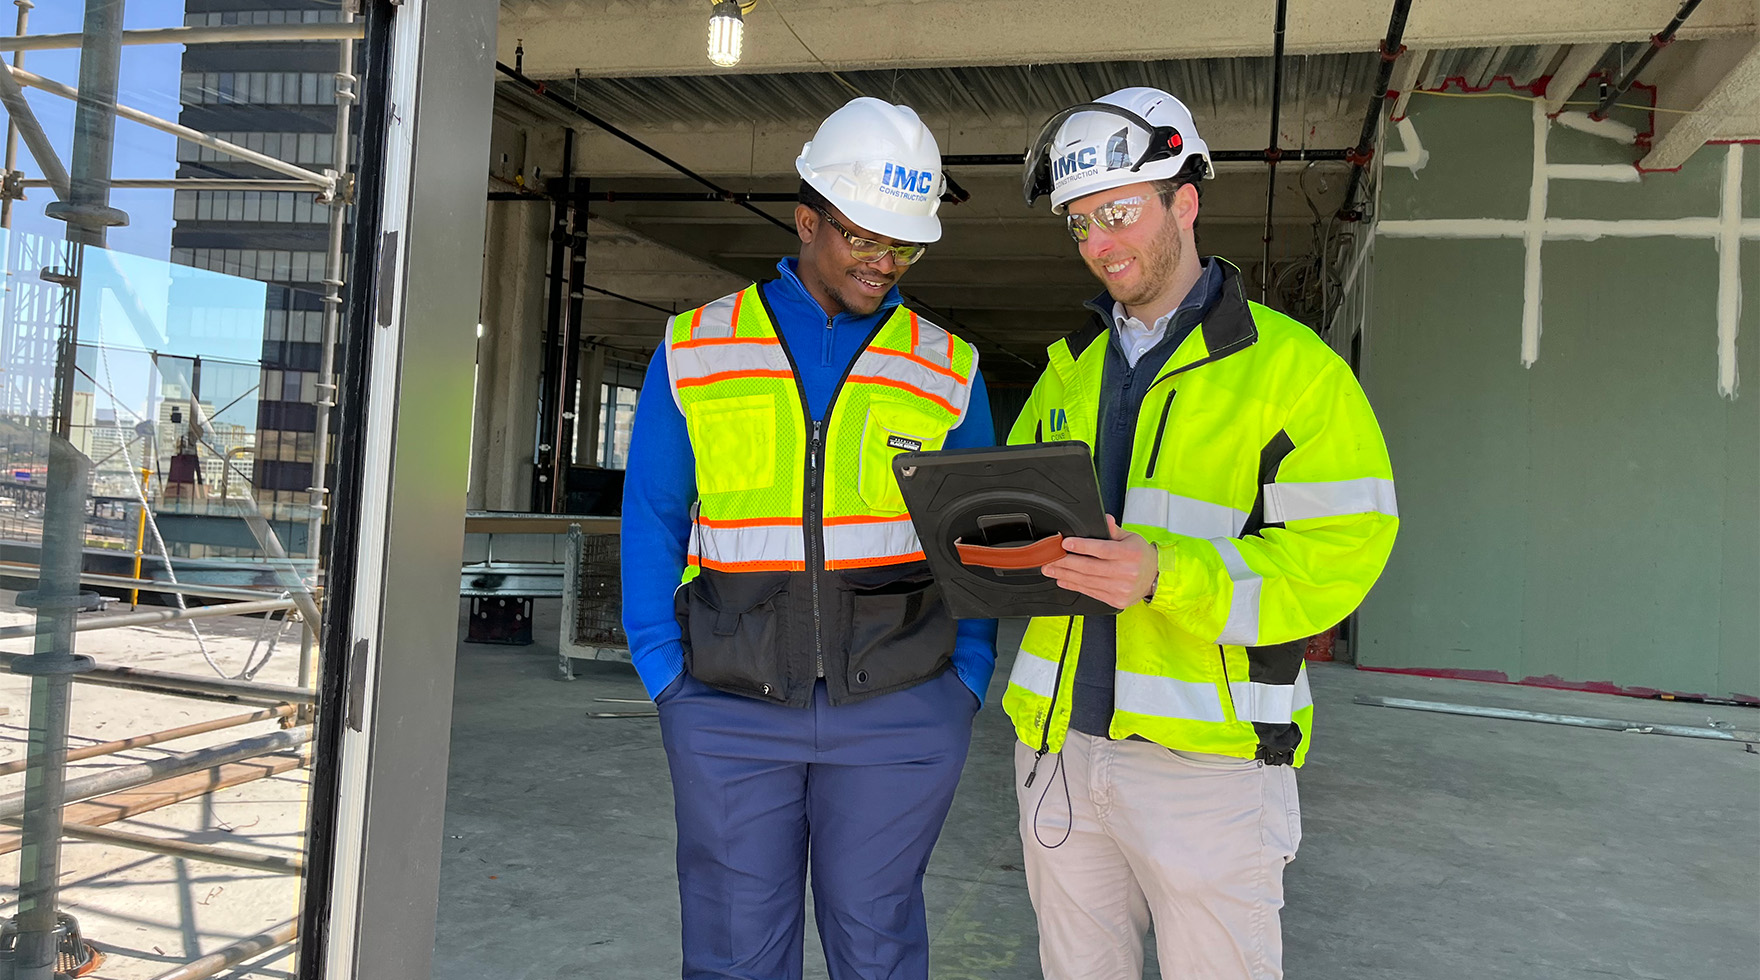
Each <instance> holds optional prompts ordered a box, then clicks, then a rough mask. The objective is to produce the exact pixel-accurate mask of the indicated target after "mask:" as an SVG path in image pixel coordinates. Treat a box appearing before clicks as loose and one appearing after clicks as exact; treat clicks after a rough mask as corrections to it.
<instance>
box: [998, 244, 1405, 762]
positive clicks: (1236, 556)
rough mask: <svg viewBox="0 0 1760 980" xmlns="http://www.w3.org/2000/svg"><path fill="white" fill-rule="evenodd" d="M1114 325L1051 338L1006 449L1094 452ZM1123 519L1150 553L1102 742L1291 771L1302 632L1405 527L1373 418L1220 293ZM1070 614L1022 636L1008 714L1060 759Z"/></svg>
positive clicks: (1293, 340) (1189, 348)
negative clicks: (1134, 742) (1146, 592)
mask: <svg viewBox="0 0 1760 980" xmlns="http://www.w3.org/2000/svg"><path fill="white" fill-rule="evenodd" d="M1111 328H1112V325H1111V323H1110V318H1109V317H1106V318H1101V317H1098V316H1097V317H1096V318H1095V322H1094V323H1093V324H1092V325H1090V326H1089V327H1088V328H1087V329H1086V330H1084V331H1082V332H1081V333H1079V334H1077V335H1072V337H1070V338H1066V339H1064V340H1059V341H1058V342H1057V343H1055V344H1053V345H1052V346H1051V348H1050V359H1051V363H1050V366H1049V367H1048V368H1047V369H1046V371H1045V373H1044V374H1043V375H1042V376H1041V377H1040V379H1039V381H1038V383H1037V385H1036V386H1035V387H1034V389H1033V394H1032V396H1031V398H1030V400H1029V401H1028V403H1027V406H1026V408H1025V409H1024V410H1023V411H1022V413H1021V415H1020V417H1019V418H1018V419H1017V420H1016V422H1015V425H1014V428H1013V430H1012V432H1011V433H1010V436H1009V442H1010V443H1011V444H1013V443H1022V442H1034V441H1053V440H1059V439H1076V440H1080V441H1082V442H1085V443H1088V444H1089V445H1090V446H1092V445H1094V444H1095V441H1096V439H1095V436H1096V430H1097V427H1098V418H1097V416H1098V412H1099V401H1100V388H1101V384H1102V376H1103V371H1104V366H1105V362H1106V350H1107V346H1108V344H1109V343H1110V341H1109V339H1108V332H1109V331H1110V330H1111ZM1120 523H1121V524H1122V525H1123V526H1124V528H1125V529H1126V530H1129V531H1135V532H1136V533H1138V534H1141V535H1142V536H1143V537H1145V538H1147V539H1148V540H1149V541H1150V542H1152V543H1154V544H1155V545H1156V548H1157V551H1158V552H1159V556H1160V557H1159V563H1160V577H1159V579H1158V582H1157V584H1156V588H1155V593H1154V595H1153V597H1152V598H1151V599H1150V600H1149V601H1147V602H1141V603H1137V604H1136V605H1133V606H1132V607H1130V608H1129V609H1125V610H1123V611H1121V612H1120V613H1119V614H1118V618H1117V619H1118V622H1117V630H1118V664H1117V668H1116V670H1117V672H1116V674H1115V677H1114V684H1115V688H1114V696H1115V702H1114V711H1113V715H1112V721H1111V726H1110V734H1111V736H1112V737H1113V738H1125V737H1128V736H1132V735H1136V736H1140V737H1142V738H1146V739H1149V740H1150V741H1153V742H1157V743H1160V744H1161V745H1165V746H1168V747H1170V748H1175V749H1181V750H1186V751H1192V752H1207V753H1214V754H1218V755H1227V756H1235V757H1238V758H1246V759H1251V758H1261V759H1265V760H1266V761H1269V762H1274V763H1293V764H1295V765H1300V764H1301V762H1302V760H1303V759H1304V758H1305V757H1306V754H1307V750H1308V746H1309V743H1310V740H1311V736H1312V732H1313V699H1312V697H1311V695H1310V693H1309V689H1308V678H1307V673H1306V669H1305V667H1304V665H1303V661H1302V652H1303V647H1304V645H1305V644H1304V641H1305V639H1306V638H1307V637H1309V636H1312V635H1314V634H1316V633H1320V632H1323V631H1324V630H1326V629H1328V628H1329V627H1331V626H1333V625H1335V624H1336V623H1338V622H1340V621H1341V620H1343V619H1344V618H1345V617H1346V616H1348V615H1349V614H1350V613H1351V611H1352V610H1354V609H1355V608H1356V607H1357V605H1358V604H1359V603H1360V602H1361V601H1362V600H1363V597H1364V596H1365V595H1366V594H1367V593H1368V591H1369V587H1370V586H1371V585H1373V584H1374V582H1375V580H1376V578H1377V577H1379V576H1380V574H1381V570H1382V568H1383V567H1384V566H1385V565H1386V563H1387V558H1388V554H1389V553H1390V552H1391V550H1392V548H1393V541H1394V536H1395V534H1396V532H1397V529H1398V526H1399V517H1398V509H1397V507H1396V505H1395V501H1394V490H1393V471H1392V468H1391V465H1390V463H1389V461H1388V457H1387V448H1386V444H1385V443H1384V442H1383V440H1382V437H1381V430H1380V427H1379V426H1378V425H1377V424H1376V421H1375V415H1374V413H1373V411H1372V410H1371V409H1370V407H1369V402H1368V399H1367V398H1366V397H1365V396H1364V395H1363V391H1362V388H1361V387H1360V386H1359V385H1358V384H1357V381H1356V378H1355V377H1353V376H1352V374H1351V372H1350V369H1349V368H1348V366H1347V365H1346V364H1345V363H1344V361H1343V360H1341V359H1340V358H1339V357H1338V356H1337V355H1336V354H1335V353H1334V352H1333V351H1332V350H1331V349H1330V348H1329V347H1327V346H1326V344H1325V343H1323V342H1322V341H1321V340H1320V339H1319V338H1318V337H1317V336H1315V334H1314V332H1313V331H1312V330H1310V329H1308V328H1307V327H1305V326H1303V325H1302V324H1300V323H1297V322H1296V321H1294V320H1292V319H1290V318H1288V317H1286V316H1284V315H1282V314H1280V313H1277V312H1275V311H1273V310H1271V309H1269V308H1267V307H1264V306H1260V305H1259V304H1257V303H1250V302H1248V301H1247V299H1246V298H1245V295H1244V294H1243V293H1242V290H1241V279H1240V274H1239V272H1238V270H1235V269H1234V268H1233V267H1232V266H1225V269H1224V282H1223V289H1222V296H1221V298H1220V299H1219V300H1218V301H1217V302H1216V304H1215V305H1214V306H1213V308H1212V309H1211V310H1210V312H1209V314H1208V315H1207V316H1206V318H1205V320H1204V323H1203V324H1202V325H1201V326H1200V327H1199V328H1198V329H1195V330H1193V331H1192V332H1191V334H1190V335H1188V336H1187V337H1186V338H1185V340H1184V341H1183V342H1182V343H1181V344H1180V346H1179V349H1178V350H1177V351H1175V353H1174V354H1173V356H1172V357H1171V358H1169V359H1168V361H1167V364H1166V365H1165V366H1164V367H1163V368H1162V369H1161V371H1160V372H1159V373H1158V374H1157V375H1156V378H1155V380H1154V382H1153V383H1152V384H1151V386H1150V387H1149V388H1148V389H1147V394H1146V395H1145V397H1144V399H1143V402H1142V406H1141V408H1140V409H1139V412H1138V415H1137V424H1136V434H1135V441H1134V443H1133V446H1132V449H1131V460H1130V470H1129V476H1128V478H1127V482H1126V491H1125V501H1124V514H1123V515H1122V516H1121V520H1120ZM1082 628H1083V619H1082V618H1080V617H1076V618H1073V619H1072V618H1041V619H1035V620H1033V622H1032V623H1031V624H1030V626H1029V627H1028V630H1027V633H1026V637H1025V638H1024V639H1023V640H1022V641H1021V649H1020V653H1019V655H1018V657H1017V658H1016V660H1015V665H1014V670H1013V673H1012V674H1011V675H1010V677H1009V684H1008V691H1007V693H1006V694H1005V695H1004V697H1003V706H1004V708H1005V709H1006V710H1007V711H1008V714H1009V717H1010V718H1011V719H1012V720H1013V721H1014V723H1015V728H1016V732H1017V734H1018V735H1019V736H1020V738H1021V740H1022V741H1023V742H1025V743H1026V744H1028V745H1029V746H1032V747H1033V748H1034V749H1036V750H1039V751H1041V752H1045V751H1050V752H1056V751H1059V750H1060V749H1061V747H1062V745H1063V741H1064V737H1065V734H1066V733H1067V731H1068V728H1069V717H1070V701H1071V692H1072V686H1073V683H1074V680H1075V673H1076V670H1075V668H1076V660H1077V656H1078V653H1079V651H1080V650H1081V647H1082Z"/></svg>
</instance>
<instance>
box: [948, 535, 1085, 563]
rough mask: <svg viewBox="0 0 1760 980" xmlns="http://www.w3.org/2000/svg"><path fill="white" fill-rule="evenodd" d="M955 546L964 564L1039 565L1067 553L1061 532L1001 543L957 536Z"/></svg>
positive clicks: (954, 548) (1050, 561)
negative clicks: (1018, 541)
mask: <svg viewBox="0 0 1760 980" xmlns="http://www.w3.org/2000/svg"><path fill="white" fill-rule="evenodd" d="M953 550H954V551H956V552H958V553H959V560H960V561H961V562H963V563H964V564H967V565H975V566H977V567H979V568H1000V569H1004V570H1018V569H1024V568H1039V567H1040V566H1043V565H1049V564H1050V563H1052V562H1054V561H1056V560H1057V559H1059V558H1062V557H1063V556H1064V550H1063V535H1061V534H1053V535H1051V536H1050V537H1048V538H1040V539H1039V540H1037V541H1026V542H1022V543H1020V544H1009V545H1002V546H1000V547H997V546H992V545H983V544H967V543H966V542H965V540H964V539H963V538H955V539H954V541H953Z"/></svg>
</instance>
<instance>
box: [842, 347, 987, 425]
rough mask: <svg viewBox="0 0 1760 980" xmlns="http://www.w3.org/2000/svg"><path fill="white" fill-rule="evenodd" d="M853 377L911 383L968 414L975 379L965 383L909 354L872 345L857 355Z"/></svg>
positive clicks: (954, 408) (912, 385) (851, 375)
mask: <svg viewBox="0 0 1760 980" xmlns="http://www.w3.org/2000/svg"><path fill="white" fill-rule="evenodd" d="M849 374H850V379H851V380H855V379H858V378H884V379H886V380H887V381H897V382H899V383H900V384H907V385H910V386H911V387H912V388H916V389H917V390H919V391H924V392H927V393H928V394H931V395H934V396H935V397H936V398H939V399H941V400H942V401H944V402H946V403H947V404H948V405H950V406H952V407H953V410H954V412H956V413H958V414H960V415H964V414H965V409H966V401H967V397H968V394H969V392H970V391H971V387H972V385H971V379H969V378H968V379H967V380H966V383H965V384H961V383H960V382H959V381H958V380H956V379H954V378H952V377H950V376H948V375H945V374H942V373H941V372H939V371H935V370H932V369H930V368H927V367H924V366H923V365H921V364H918V363H917V362H916V361H913V360H911V359H910V358H907V357H900V356H898V354H897V352H896V351H894V352H887V351H885V350H880V349H878V348H869V349H868V350H865V351H863V352H862V356H861V357H858V358H856V364H855V367H854V368H851V369H850V372H849Z"/></svg>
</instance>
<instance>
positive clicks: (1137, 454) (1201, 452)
mask: <svg viewBox="0 0 1760 980" xmlns="http://www.w3.org/2000/svg"><path fill="white" fill-rule="evenodd" d="M1209 153H1210V151H1209V148H1208V147H1206V146H1205V144H1204V141H1203V140H1202V139H1200V138H1199V136H1198V131H1197V127H1196V126H1194V125H1193V123H1192V116H1191V113H1189V112H1187V111H1186V107H1185V106H1183V105H1181V104H1180V102H1179V100H1177V99H1175V98H1174V97H1173V96H1171V95H1169V94H1167V93H1166V92H1162V91H1158V90H1155V89H1147V88H1131V89H1125V90H1123V91H1120V92H1114V93H1113V94H1111V95H1108V96H1106V97H1104V98H1102V99H1100V100H1099V101H1098V102H1094V103H1086V104H1083V105H1078V106H1074V107H1072V108H1070V109H1067V110H1065V111H1064V112H1061V113H1059V114H1058V115H1056V116H1055V117H1053V118H1052V119H1051V121H1050V122H1049V123H1047V124H1046V126H1045V128H1044V131H1043V132H1042V133H1041V134H1040V136H1039V139H1038V140H1037V141H1036V142H1035V143H1034V145H1033V148H1032V152H1031V153H1029V155H1028V160H1027V169H1026V175H1025V192H1026V199H1027V204H1028V205H1029V206H1031V205H1032V203H1033V202H1034V201H1035V200H1036V199H1037V198H1039V197H1040V196H1042V195H1044V194H1050V195H1051V207H1052V210H1053V211H1054V212H1055V213H1057V214H1059V215H1061V216H1063V219H1064V221H1065V222H1066V223H1067V225H1068V228H1069V233H1070V236H1071V237H1072V238H1074V239H1075V241H1076V247H1077V250H1078V251H1079V252H1080V253H1081V257H1082V260H1083V261H1084V262H1086V263H1087V265H1088V268H1089V270H1090V271H1091V272H1092V273H1093V274H1094V276H1095V277H1096V278H1098V279H1099V280H1100V281H1101V283H1102V284H1103V285H1104V286H1105V292H1103V293H1101V294H1100V295H1099V296H1098V297H1096V298H1095V299H1094V300H1093V301H1091V302H1089V303H1088V304H1087V305H1088V308H1089V309H1090V310H1091V311H1092V318H1091V320H1090V321H1089V322H1088V324H1087V325H1086V326H1084V327H1083V328H1082V329H1080V330H1078V331H1076V332H1075V333H1074V334H1071V335H1070V336H1069V337H1067V338H1065V339H1063V340H1059V341H1058V342H1057V343H1055V344H1053V345H1051V348H1050V351H1049V354H1050V366H1049V367H1048V368H1047V369H1046V371H1045V373H1044V374H1043V375H1042V376H1041V377H1040V379H1039V381H1038V383H1037V385H1036V386H1035V387H1034V389H1033V394H1032V396H1031V399H1030V400H1029V402H1028V403H1027V406H1026V408H1025V409H1024V410H1023V411H1022V413H1021V415H1020V418H1019V419H1018V420H1017V421H1016V422H1015V424H1014V428H1013V431H1012V432H1011V434H1010V436H1009V442H1011V443H1025V442H1034V441H1052V440H1064V439H1075V440H1080V441H1082V442H1085V443H1087V444H1088V445H1089V446H1090V447H1092V449H1093V451H1094V456H1095V469H1096V473H1097V475H1098V477H1099V480H1100V488H1101V498H1102V500H1103V501H1104V502H1105V504H1106V507H1107V510H1108V512H1109V513H1110V514H1111V515H1113V516H1115V517H1116V518H1117V521H1116V523H1115V525H1114V528H1113V533H1112V538H1111V540H1095V539H1072V540H1068V541H1066V542H1065V547H1066V549H1067V552H1068V553H1067V554H1066V555H1065V557H1063V558H1062V559H1059V560H1058V561H1056V562H1053V563H1052V564H1050V565H1047V566H1045V569H1044V570H1045V573H1046V574H1047V575H1051V576H1053V577H1055V578H1056V579H1057V581H1058V583H1059V584H1060V585H1062V586H1063V587H1065V588H1068V589H1072V590H1075V591H1078V592H1083V593H1086V594H1087V595H1090V596H1093V597H1095V598H1098V599H1101V600H1103V601H1105V602H1107V603H1109V604H1111V605H1112V606H1113V607H1115V608H1117V609H1118V610H1120V612H1119V613H1118V615H1117V616H1116V617H1111V616H1109V617H1074V618H1040V619H1035V620H1033V621H1032V623H1031V625H1030V626H1029V627H1028V630H1027V633H1026V637H1025V638H1024V639H1023V640H1022V642H1021V649H1020V653H1019V655H1018V657H1017V658H1016V660H1015V664H1014V669H1013V672H1012V673H1011V674H1010V677H1009V683H1008V691H1007V693H1006V695H1005V696H1004V698H1003V706H1004V708H1005V709H1006V710H1007V711H1008V714H1009V717H1010V718H1011V719H1013V721H1014V723H1015V729H1016V732H1017V733H1018V735H1019V736H1020V741H1019V742H1018V743H1017V744H1016V746H1015V763H1016V770H1017V777H1018V778H1017V779H1016V781H1015V786H1016V795H1017V798H1018V802H1019V806H1020V815H1021V824H1020V826H1021V840H1022V844H1023V848H1024V851H1025V857H1026V870H1027V884H1028V887H1029V889H1030V891H1031V895H1032V899H1033V906H1034V909H1035V910H1036V911H1037V913H1038V918H1039V936H1040V939H1039V952H1040V959H1041V962H1042V964H1043V966H1044V970H1045V976H1046V977H1047V980H1076V978H1080V980H1136V978H1138V977H1140V976H1141V975H1142V970H1143V937H1144V934H1145V933H1146V932H1147V931H1148V929H1149V927H1150V925H1151V923H1153V925H1154V929H1155V947H1156V950H1157V953H1158V955H1159V957H1160V961H1161V975H1162V976H1164V977H1170V978H1171V977H1193V978H1196V977H1202V978H1204V980H1234V978H1242V980H1245V978H1254V980H1269V978H1276V977H1281V976H1282V975H1283V965H1282V959H1283V944H1282V937H1281V933H1280V930H1279V926H1278V910H1279V909H1281V908H1282V907H1283V868H1284V865H1285V864H1286V863H1287V862H1288V861H1289V860H1290V859H1292V858H1293V857H1294V856H1295V853H1296V845H1297V844H1298V843H1299V842H1300V840H1301V816H1300V811H1299V808H1298V805H1297V802H1296V779H1295V769H1296V767H1298V766H1300V765H1301V764H1302V761H1303V759H1304V757H1305V756H1306V754H1307V751H1308V744H1309V740H1310V737H1311V735H1312V732H1313V724H1314V722H1313V719H1314V705H1313V699H1312V698H1311V696H1310V695H1309V691H1308V677H1307V673H1306V672H1305V670H1304V668H1303V663H1302V650H1303V645H1304V644H1303V640H1304V639H1305V638H1306V637H1308V636H1310V635H1313V634H1316V633H1319V632H1322V631H1324V630H1326V629H1327V628H1329V627H1331V626H1333V625H1334V624H1335V623H1337V622H1339V621H1340V620H1342V619H1344V618H1345V617H1346V616H1347V615H1349V614H1350V613H1351V611H1352V610H1353V609H1355V608H1356V606H1357V604H1358V603H1359V602H1361V601H1362V599H1363V596H1364V595H1365V594H1366V593H1367V592H1368V590H1369V587H1370V586H1371V585H1372V584H1374V582H1375V579H1376V577H1377V576H1379V575H1380V574H1381V570H1382V568H1383V566H1384V565H1385V564H1386V562H1387V556H1388V553H1389V551H1390V550H1391V549H1392V547H1393V539H1394V534H1395V532H1396V530H1397V528H1398V524H1399V518H1398V511H1397V509H1396V507H1395V506H1394V494H1393V472H1392V470H1391V468H1390V466H1389V463H1388V458H1387V448H1386V445H1385V443H1384V442H1383V441H1382V438H1381V431H1380V428H1379V427H1378V426H1377V425H1376V422H1375V416H1374V413H1373V412H1372V411H1370V408H1369V403H1368V401H1367V399H1365V398H1364V396H1363V392H1362V389H1361V388H1360V387H1358V385H1357V382H1356V379H1355V378H1354V377H1353V376H1352V374H1351V371H1350V369H1349V367H1347V366H1346V364H1345V363H1344V362H1343V361H1342V360H1341V359H1340V358H1339V357H1338V356H1337V355H1335V354H1334V353H1333V352H1332V350H1331V349H1330V348H1329V347H1327V346H1326V344H1325V343H1324V342H1322V341H1321V340H1320V339H1319V338H1318V337H1317V336H1316V335H1315V334H1314V332H1313V331H1312V330H1310V329H1308V328H1307V327H1305V326H1303V325H1302V324H1300V323H1297V322H1295V321H1294V320H1291V319H1289V318H1288V317H1286V316H1283V315H1282V314H1279V313H1276V312H1274V311H1272V310H1270V309H1268V308H1266V307H1264V306H1261V305H1259V304H1257V303H1252V302H1249V301H1248V300H1247V299H1246V296H1245V292H1244V290H1243V288H1242V287H1243V283H1242V281H1241V274H1240V271H1239V270H1237V269H1236V268H1235V267H1234V266H1232V265H1230V264H1228V263H1227V262H1225V261H1223V260H1222V259H1219V258H1200V257H1199V256H1198V254H1197V251H1196V243H1195V240H1194V237H1193V226H1194V224H1195V223H1196V221H1197V219H1198V208H1199V194H1198V182H1199V181H1200V180H1202V179H1204V178H1206V177H1209V176H1212V174H1213V171H1212V168H1211V166H1210V163H1209Z"/></svg>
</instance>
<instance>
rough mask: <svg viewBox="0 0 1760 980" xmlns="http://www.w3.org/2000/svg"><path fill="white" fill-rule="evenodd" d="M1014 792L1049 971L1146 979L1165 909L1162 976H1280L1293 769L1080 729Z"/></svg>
mask: <svg viewBox="0 0 1760 980" xmlns="http://www.w3.org/2000/svg"><path fill="white" fill-rule="evenodd" d="M1032 766H1033V750H1032V749H1030V748H1028V747H1027V746H1026V745H1024V744H1021V743H1020V742H1016V743H1015V777H1016V778H1015V795H1016V797H1017V798H1018V800H1019V802H1020V812H1021V824H1020V826H1021V842H1022V849H1023V851H1024V852H1025V857H1026V869H1027V887H1028V889H1029V891H1030V893H1031V895H1032V899H1033V908H1034V910H1035V911H1036V912H1037V913H1038V917H1039V962H1040V965H1041V967H1042V969H1043V970H1044V972H1045V980H1138V978H1140V977H1141V976H1142V975H1143V938H1144V936H1145V935H1146V934H1147V932H1148V930H1149V925H1150V923H1151V921H1153V923H1154V926H1155V945H1156V949H1157V951H1158V953H1159V958H1160V961H1161V976H1162V978H1163V980H1279V978H1281V977H1282V976H1283V936H1282V932H1281V930H1280V928H1279V924H1278V912H1279V910H1280V909H1282V908H1283V866H1284V865H1285V864H1287V863H1289V861H1290V859H1292V858H1294V857H1295V853H1296V846H1297V845H1298V844H1299V843H1300V842H1301V837H1302V826H1301V812H1300V804H1299V803H1298V802H1297V799H1296V775H1295V770H1293V769H1291V768H1290V767H1288V766H1267V765H1265V764H1263V763H1260V762H1254V761H1248V760H1242V759H1230V758H1227V757H1224V756H1214V755H1203V754H1199V753H1192V752H1176V751H1173V750H1171V749H1167V748H1163V747H1162V746H1159V745H1156V744H1154V743H1152V742H1141V741H1134V740H1131V741H1116V742H1115V741H1108V740H1106V739H1102V738H1095V737H1094V736H1092V735H1084V734H1082V733H1081V732H1076V731H1071V732H1070V733H1069V738H1068V739H1067V740H1066V741H1065V743H1064V746H1063V752H1062V753H1060V754H1058V755H1047V756H1045V757H1044V758H1043V759H1042V760H1040V762H1039V774H1038V776H1037V777H1036V778H1035V779H1034V780H1033V785H1032V786H1030V787H1028V786H1023V785H1022V784H1023V783H1024V782H1025V781H1026V778H1027V773H1028V771H1029V770H1031V769H1032Z"/></svg>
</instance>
